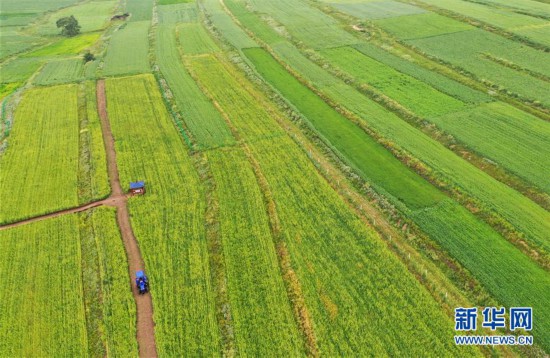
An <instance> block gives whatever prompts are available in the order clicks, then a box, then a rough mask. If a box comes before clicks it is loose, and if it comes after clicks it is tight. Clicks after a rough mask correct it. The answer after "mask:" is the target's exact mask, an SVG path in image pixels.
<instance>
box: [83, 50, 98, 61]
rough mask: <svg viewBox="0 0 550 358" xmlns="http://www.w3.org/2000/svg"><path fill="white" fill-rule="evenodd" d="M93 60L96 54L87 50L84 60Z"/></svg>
mask: <svg viewBox="0 0 550 358" xmlns="http://www.w3.org/2000/svg"><path fill="white" fill-rule="evenodd" d="M93 60H95V56H94V54H93V53H91V52H86V53H85V54H84V62H90V61H93Z"/></svg>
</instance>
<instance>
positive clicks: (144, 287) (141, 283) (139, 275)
mask: <svg viewBox="0 0 550 358" xmlns="http://www.w3.org/2000/svg"><path fill="white" fill-rule="evenodd" d="M136 287H137V289H138V292H139V294H140V295H142V294H144V293H147V292H149V280H148V279H147V276H145V273H144V272H143V271H137V272H136Z"/></svg>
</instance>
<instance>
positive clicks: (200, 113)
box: [156, 25, 234, 148]
mask: <svg viewBox="0 0 550 358" xmlns="http://www.w3.org/2000/svg"><path fill="white" fill-rule="evenodd" d="M180 29H181V28H180ZM181 36H182V42H184V43H187V42H189V41H193V39H192V38H189V37H185V36H184V35H181ZM184 48H185V47H184ZM194 48H195V49H196V51H203V49H205V48H204V47H202V46H195V47H194ZM209 48H210V45H207V47H206V49H207V50H208V49H209ZM156 55H157V57H156V59H157V63H158V65H159V68H160V72H161V73H162V74H163V76H164V77H165V78H166V81H167V82H168V85H169V86H170V89H171V92H172V95H173V96H174V99H175V102H176V104H177V106H178V109H179V110H180V111H181V112H182V114H183V121H184V122H185V124H186V125H187V126H188V128H189V129H190V130H191V131H192V132H193V135H194V137H195V139H196V141H197V144H198V146H199V147H200V148H212V147H217V146H223V145H229V144H232V143H234V139H233V137H232V136H231V132H230V131H229V128H228V127H227V125H226V124H225V122H224V121H223V119H222V118H221V116H220V114H219V113H218V112H217V111H216V109H215V108H214V106H213V105H212V103H210V101H208V99H207V98H206V97H205V96H204V94H203V93H202V92H201V91H200V89H199V88H198V87H197V85H196V83H195V82H194V81H193V79H192V78H191V76H190V75H189V73H188V72H187V70H186V69H185V68H184V67H183V65H182V63H181V58H180V54H179V51H178V43H177V39H176V32H175V26H174V25H171V26H170V25H159V26H158V27H157V40H156ZM206 121H208V122H211V124H209V125H206V124H205V122H206Z"/></svg>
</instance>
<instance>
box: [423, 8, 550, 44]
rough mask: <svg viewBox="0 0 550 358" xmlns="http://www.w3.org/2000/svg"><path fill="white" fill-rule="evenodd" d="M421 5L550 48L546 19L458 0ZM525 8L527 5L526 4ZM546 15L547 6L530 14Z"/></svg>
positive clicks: (549, 35)
mask: <svg viewBox="0 0 550 358" xmlns="http://www.w3.org/2000/svg"><path fill="white" fill-rule="evenodd" d="M422 2H423V3H426V4H430V5H434V6H436V7H438V8H441V9H445V10H448V11H451V12H453V13H456V14H458V15H460V16H467V17H470V18H472V19H475V20H479V21H483V22H485V23H487V24H490V25H493V26H496V27H500V28H502V29H505V30H508V31H510V32H512V33H515V34H520V35H524V36H526V37H528V38H529V39H531V40H534V41H536V42H540V43H542V44H544V45H546V46H550V26H549V25H548V18H546V19H541V18H539V17H534V16H530V15H529V14H523V13H522V12H523V11H524V10H523V9H521V10H519V11H517V10H516V11H511V10H512V9H513V8H512V9H510V8H505V7H504V8H503V7H502V6H488V5H487V4H483V3H481V4H480V3H475V2H469V1H460V0H422ZM526 5H527V6H528V5H529V3H527V4H526ZM545 12H546V13H547V14H548V6H547V7H546V8H544V9H541V8H540V7H539V8H537V9H536V10H535V11H534V12H532V14H536V15H538V16H540V15H543V14H544V13H545Z"/></svg>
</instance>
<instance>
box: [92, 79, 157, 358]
mask: <svg viewBox="0 0 550 358" xmlns="http://www.w3.org/2000/svg"><path fill="white" fill-rule="evenodd" d="M96 94H97V110H98V113H99V118H100V119H101V129H102V132H103V142H104V143H105V152H106V154H107V167H108V172H109V181H110V182H111V190H112V195H113V197H115V198H124V199H123V200H115V201H114V206H115V207H116V208H117V221H118V226H119V228H120V232H121V234H122V241H123V242H124V247H125V249H126V256H127V258H128V270H129V272H130V278H131V281H130V286H131V287H132V292H133V294H134V299H135V301H136V308H137V341H138V346H139V356H140V357H147V358H149V357H157V347H156V343H155V331H154V326H155V324H154V322H153V302H152V300H151V295H150V294H145V295H140V294H138V292H137V289H136V287H135V285H134V280H135V272H136V271H138V270H143V269H144V268H145V265H144V263H143V259H142V257H141V253H140V251H139V246H138V244H137V240H136V238H135V236H134V232H133V231H132V225H131V224H130V214H129V213H128V207H127V205H126V196H125V195H124V193H123V190H122V186H121V185H120V179H119V176H118V167H117V162H116V151H115V140H114V137H113V134H112V132H111V125H110V123H109V116H108V114H107V102H106V98H105V81H104V80H99V81H97V88H96Z"/></svg>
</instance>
